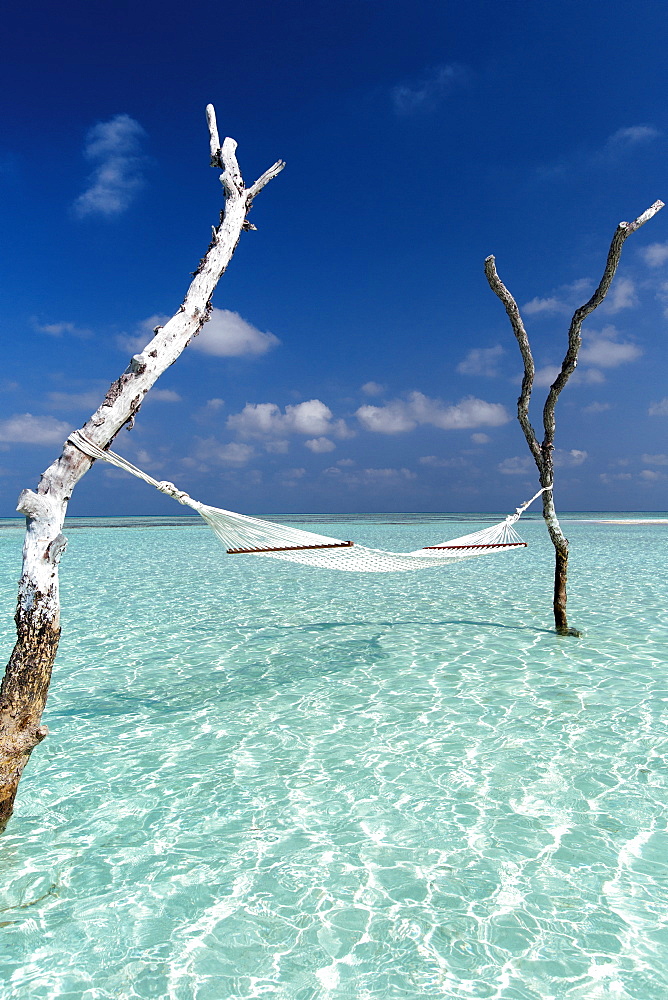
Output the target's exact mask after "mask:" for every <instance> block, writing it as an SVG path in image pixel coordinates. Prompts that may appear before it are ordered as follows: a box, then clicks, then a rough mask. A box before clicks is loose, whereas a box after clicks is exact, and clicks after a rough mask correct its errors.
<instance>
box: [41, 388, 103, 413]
mask: <svg viewBox="0 0 668 1000" xmlns="http://www.w3.org/2000/svg"><path fill="white" fill-rule="evenodd" d="M47 395H48V399H49V403H50V404H51V406H53V408H54V409H55V410H87V411H89V412H91V413H92V412H93V411H94V410H97V408H98V406H100V404H101V403H102V401H103V400H104V389H89V390H88V391H86V392H49V393H48V394H47Z"/></svg>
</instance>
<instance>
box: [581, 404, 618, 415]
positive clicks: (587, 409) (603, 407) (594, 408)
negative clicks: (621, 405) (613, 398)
mask: <svg viewBox="0 0 668 1000" xmlns="http://www.w3.org/2000/svg"><path fill="white" fill-rule="evenodd" d="M610 408H611V404H610V403H590V404H589V406H583V408H582V412H583V413H605V412H606V411H607V410H609V409H610Z"/></svg>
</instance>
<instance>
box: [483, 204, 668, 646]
mask: <svg viewBox="0 0 668 1000" xmlns="http://www.w3.org/2000/svg"><path fill="white" fill-rule="evenodd" d="M662 208H663V202H662V201H655V202H654V204H653V205H651V206H650V208H648V209H647V211H646V212H643V214H642V215H640V216H638V218H637V219H636V220H635V222H620V223H619V225H618V226H617V229H616V230H615V234H614V236H613V237H612V242H611V244H610V249H609V251H608V259H607V261H606V264H605V270H604V271H603V277H602V278H601V280H600V282H599V285H598V288H597V289H596V291H595V292H594V294H593V295H592V297H591V298H590V299H589V301H588V302H585V304H584V305H582V306H580V308H579V309H576V310H575V312H574V314H573V319H572V320H571V325H570V327H569V330H568V349H567V351H566V355H565V357H564V360H563V362H562V365H561V371H560V372H559V374H558V375H557V377H556V379H555V380H554V382H553V383H552V385H551V386H550V391H549V392H548V394H547V399H546V400H545V405H544V407H543V431H544V436H543V441H542V443H539V441H538V438H537V436H536V432H535V431H534V429H533V427H532V425H531V420H530V419H529V403H530V401H531V390H532V388H533V381H534V375H535V366H534V361H533V356H532V353H531V345H530V344H529V338H528V336H527V332H526V329H525V327H524V322H523V320H522V317H521V315H520V311H519V308H518V306H517V302H516V301H515V299H514V298H513V296H512V295H511V294H510V292H509V291H508V289H507V288H506V286H505V285H504V284H503V282H502V281H501V279H500V278H499V276H498V274H497V272H496V264H495V261H494V257H491V256H490V257H488V258H487V259H486V260H485V274H486V276H487V281H488V282H489V286H490V288H491V289H492V291H493V292H494V293H495V294H496V295H498V297H499V298H500V299H501V301H502V302H503V304H504V306H505V309H506V313H507V314H508V319H509V320H510V324H511V326H512V328H513V333H514V334H515V337H516V339H517V343H518V344H519V348H520V353H521V355H522V361H523V363H524V377H523V379H522V391H521V393H520V397H519V399H518V400H517V419H518V421H519V424H520V427H521V428H522V431H523V433H524V437H525V438H526V442H527V444H528V446H529V451H530V452H531V454H532V455H533V459H534V461H535V463H536V466H537V468H538V474H539V478H540V485H541V486H543V487H546V486H553V484H554V433H555V430H556V419H555V407H556V405H557V400H558V399H559V395H560V393H561V390H562V389H563V388H564V386H565V385H566V383H567V382H568V380H569V378H570V377H571V375H572V374H573V372H574V371H575V368H576V365H577V363H578V353H579V351H580V345H581V344H582V324H583V322H584V321H585V319H586V318H587V316H589V314H590V313H592V312H593V311H594V309H596V308H597V307H598V306H600V304H601V302H602V301H603V299H604V298H605V296H606V295H607V294H608V291H609V289H610V285H611V284H612V279H613V278H614V276H615V272H616V271H617V266H618V264H619V261H620V258H621V254H622V247H623V246H624V243H625V241H626V239H627V238H628V237H629V236H630V235H631V233H634V232H635V231H636V230H637V229H640V227H641V226H643V225H644V224H645V223H646V222H648V221H649V220H650V219H651V218H652V217H653V216H655V215H656V213H657V212H658V211H660V209H662ZM543 518H544V520H545V524H546V525H547V530H548V533H549V535H550V539H551V540H552V544H553V545H554V555H555V568H554V599H553V611H554V624H555V628H556V630H557V632H558V633H559V634H560V635H579V634H580V633H579V632H578V631H577V629H573V628H569V625H568V617H567V615H566V601H567V592H566V584H567V580H568V551H569V549H568V539H567V538H566V536H565V535H564V533H563V531H562V530H561V525H560V524H559V519H558V517H557V512H556V510H555V506H554V490H553V489H548V490H546V491H545V493H543Z"/></svg>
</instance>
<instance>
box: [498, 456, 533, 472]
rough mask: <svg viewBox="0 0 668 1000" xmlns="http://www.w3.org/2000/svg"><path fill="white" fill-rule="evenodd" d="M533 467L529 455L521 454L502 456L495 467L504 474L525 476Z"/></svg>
mask: <svg viewBox="0 0 668 1000" xmlns="http://www.w3.org/2000/svg"><path fill="white" fill-rule="evenodd" d="M533 468H534V464H533V462H532V460H531V458H530V457H528V456H526V455H525V456H523V457H522V458H520V457H519V456H517V455H515V456H514V457H513V458H504V460H503V461H502V462H499V464H498V465H497V469H498V470H499V472H500V473H501V474H502V475H504V476H525V475H527V474H528V473H529V472H531V471H532V469H533Z"/></svg>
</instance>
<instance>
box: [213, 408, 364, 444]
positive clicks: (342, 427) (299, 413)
mask: <svg viewBox="0 0 668 1000" xmlns="http://www.w3.org/2000/svg"><path fill="white" fill-rule="evenodd" d="M227 426H228V427H229V428H230V430H234V431H236V432H237V433H238V434H240V435H241V436H242V437H258V438H262V437H279V436H281V437H282V436H285V435H286V434H304V435H307V436H313V437H324V436H326V435H332V434H333V435H334V437H340V438H344V437H350V436H351V432H350V431H349V430H348V428H347V427H346V424H345V422H344V421H343V420H334V415H333V413H332V411H331V410H330V408H329V407H328V406H326V405H325V404H324V403H323V402H322V401H321V400H319V399H309V400H306V401H305V402H303V403H296V404H295V405H288V406H286V407H285V412H282V411H281V408H280V406H278V405H277V404H276V403H246V405H245V406H244V408H243V410H242V411H241V413H233V414H231V415H230V416H229V417H228V418H227Z"/></svg>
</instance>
